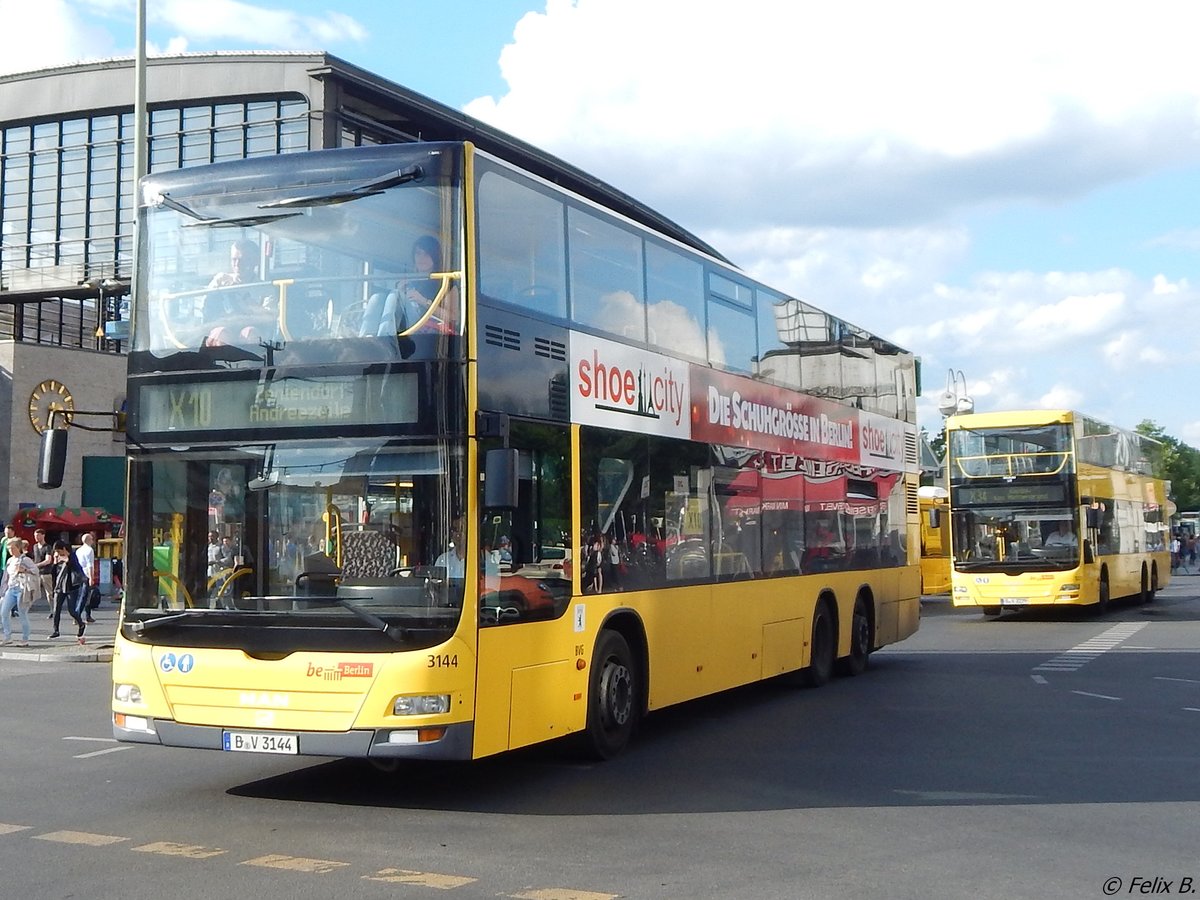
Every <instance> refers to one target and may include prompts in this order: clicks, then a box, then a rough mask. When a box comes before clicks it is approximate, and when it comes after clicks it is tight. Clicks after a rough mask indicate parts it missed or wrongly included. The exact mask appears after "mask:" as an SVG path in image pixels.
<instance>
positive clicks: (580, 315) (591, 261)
mask: <svg viewBox="0 0 1200 900" xmlns="http://www.w3.org/2000/svg"><path fill="white" fill-rule="evenodd" d="M567 223H568V226H569V230H568V234H569V242H570V272H571V316H572V318H573V319H574V320H575V321H576V322H578V323H580V324H582V325H591V326H592V327H594V328H600V329H603V330H605V331H608V332H610V333H612V334H616V335H619V336H621V337H624V338H628V339H630V340H635V341H643V340H645V338H646V309H645V304H644V303H643V302H642V241H641V238H639V237H637V236H636V235H634V234H631V233H630V232H628V231H626V230H625V229H623V228H619V227H617V226H616V225H613V224H611V223H609V222H606V221H604V220H602V219H599V218H597V217H596V216H592V215H589V214H588V213H585V212H581V211H579V210H577V209H574V208H572V209H570V210H568V212H567Z"/></svg>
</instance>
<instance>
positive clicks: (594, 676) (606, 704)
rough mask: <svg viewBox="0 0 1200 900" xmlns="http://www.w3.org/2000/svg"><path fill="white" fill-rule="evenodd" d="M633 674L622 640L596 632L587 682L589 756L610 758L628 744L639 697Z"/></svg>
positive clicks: (613, 633)
mask: <svg viewBox="0 0 1200 900" xmlns="http://www.w3.org/2000/svg"><path fill="white" fill-rule="evenodd" d="M637 671H638V670H637V668H636V667H635V666H634V662H633V654H632V653H631V652H630V651H629V643H628V642H627V641H626V640H625V638H624V637H623V636H622V635H621V634H620V633H619V632H616V631H613V630H611V629H605V630H604V631H602V632H600V637H599V639H598V640H597V641H596V651H595V653H594V654H593V656H592V671H591V675H590V677H589V679H588V711H587V729H586V744H585V747H586V749H587V752H588V754H589V755H590V756H593V757H595V758H597V759H612V758H613V757H614V756H616V755H617V754H618V753H620V752H621V751H622V750H624V749H625V745H626V744H628V743H629V738H630V736H631V735H632V734H633V728H634V725H635V724H636V723H637V718H638V697H639V696H641V691H640V689H639V687H638V684H637V678H638V675H637Z"/></svg>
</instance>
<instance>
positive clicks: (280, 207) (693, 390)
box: [113, 142, 920, 761]
mask: <svg viewBox="0 0 1200 900" xmlns="http://www.w3.org/2000/svg"><path fill="white" fill-rule="evenodd" d="M515 162H519V159H518V160H516V161H514V160H512V159H508V160H506V159H502V158H499V157H498V156H496V155H492V154H489V153H486V152H483V151H482V150H481V149H479V148H477V147H476V146H474V145H473V144H470V143H454V142H444V143H412V144H398V145H390V146H380V147H373V148H361V149H354V150H335V151H326V152H316V153H300V154H293V155H287V156H280V157H276V158H270V159H259V160H247V161H241V162H233V163H227V164H221V165H217V166H211V167H206V168H192V169H184V170H182V171H179V172H175V173H166V174H161V175H153V176H151V177H149V178H148V179H146V180H145V181H144V182H143V184H142V187H141V190H142V196H143V199H144V203H145V206H146V210H145V212H146V214H145V217H144V227H143V229H142V231H141V237H140V241H141V242H140V244H139V273H138V278H139V280H138V283H137V291H136V297H137V305H136V311H135V312H136V317H135V320H134V324H133V341H132V351H131V353H130V357H129V372H130V375H129V404H128V405H129V418H128V430H129V442H130V443H129V452H130V460H129V504H128V518H127V539H126V556H127V580H126V585H125V588H126V591H125V601H124V606H123V610H122V620H121V628H120V633H119V635H118V637H117V642H116V648H115V652H114V660H113V678H114V682H115V684H114V699H113V722H114V733H115V735H116V736H117V738H119V739H120V740H123V741H138V742H143V743H153V744H163V745H170V746H182V747H202V748H212V749H216V750H226V751H245V752H261V753H280V754H315V755H335V756H361V757H369V758H371V759H374V760H377V761H389V760H391V761H394V760H396V759H397V758H402V757H409V758H458V759H463V758H474V757H481V756H486V755H488V754H494V753H498V752H501V751H504V750H508V749H510V748H515V747H521V746H525V745H529V744H533V743H536V742H539V741H545V740H548V739H552V738H556V737H560V736H564V735H571V734H577V735H581V736H583V738H584V739H585V740H586V742H587V743H588V744H589V745H590V748H591V749H592V750H593V751H594V752H595V753H597V754H599V755H600V756H608V755H611V754H613V753H616V752H617V751H619V750H620V749H621V748H622V747H623V746H624V744H625V743H626V741H627V740H628V738H629V736H630V733H631V730H632V729H633V726H634V724H635V723H636V722H637V720H638V718H639V716H641V715H642V714H643V713H644V712H646V711H649V710H653V709H657V708H660V707H663V706H667V705H669V704H673V703H678V702H680V701H684V700H688V699H690V698H693V697H699V696H702V695H705V694H710V693H713V692H715V691H720V690H723V689H726V688H730V687H732V686H734V685H740V684H745V683H748V682H753V681H756V680H759V679H763V678H767V677H771V676H774V675H778V674H781V673H787V672H806V673H807V674H808V676H809V680H810V681H813V682H815V683H821V682H822V681H824V680H826V679H827V678H829V677H830V675H831V674H832V673H833V672H834V671H835V669H837V668H839V667H840V668H841V669H843V670H844V671H845V672H847V673H851V674H853V673H856V672H860V671H862V669H863V668H864V667H865V666H866V664H867V658H868V654H870V653H871V651H873V650H874V649H876V648H877V647H881V646H883V645H884V644H888V643H891V642H893V641H897V640H900V639H902V638H904V637H905V636H907V635H909V634H911V633H912V632H913V631H914V630H915V629H916V627H917V620H918V610H919V572H920V570H919V566H918V539H917V534H918V529H917V525H918V510H917V498H916V483H917V474H916V473H917V465H916V430H915V427H914V424H915V422H914V420H915V400H914V398H915V390H916V366H915V362H914V359H913V357H912V355H911V354H909V353H907V352H905V351H903V350H901V349H899V348H897V347H896V346H894V345H892V344H890V343H888V342H886V341H884V340H882V339H880V338H878V337H875V336H874V335H871V334H869V333H867V332H865V331H862V330H861V329H858V328H854V327H852V326H850V325H848V324H847V323H845V322H843V321H841V320H839V319H837V318H835V317H833V316H830V315H828V314H826V313H823V312H821V311H820V310H817V309H815V308H814V307H812V306H810V305H809V304H807V303H804V302H801V301H799V300H795V299H790V298H788V297H786V296H784V295H782V294H780V293H778V292H775V291H772V290H770V289H769V288H767V287H765V286H763V285H761V284H758V283H755V282H754V281H752V280H751V279H749V278H747V277H746V276H745V275H744V274H743V273H741V272H739V271H738V270H737V269H735V268H733V267H732V266H730V265H728V264H726V263H725V262H723V261H722V260H720V259H718V258H716V257H715V256H714V255H712V254H711V253H708V252H706V251H705V248H704V247H703V246H702V245H701V244H699V242H689V241H687V240H685V238H686V234H685V233H683V232H681V231H679V230H678V229H675V230H671V229H664V228H661V227H658V226H659V222H658V220H656V219H655V218H654V217H653V216H650V215H647V214H646V211H645V210H644V209H642V208H641V207H639V206H637V205H636V204H633V203H632V202H631V201H627V200H622V198H621V195H619V194H618V193H617V192H615V191H611V190H609V191H608V192H607V197H608V198H610V201H611V202H609V203H608V204H607V205H606V204H604V203H600V202H596V200H595V199H588V198H585V197H584V196H582V195H581V194H580V193H575V192H572V191H570V190H567V189H566V188H565V187H564V186H562V185H560V184H555V183H551V182H550V181H548V180H545V179H544V178H542V177H538V176H537V175H534V174H532V173H531V172H530V171H528V170H525V169H522V168H521V167H520V166H519V165H517V164H515ZM540 164H541V169H540V171H546V164H547V163H546V160H545V159H544V158H542V159H541V160H540ZM560 174H561V175H562V180H563V181H564V182H566V183H575V182H572V181H571V180H570V178H569V177H568V176H569V175H570V173H569V172H566V171H565V170H564V172H562V173H560ZM580 184H581V185H582V184H583V183H582V182H580ZM589 184H590V185H591V195H592V197H593V198H594V197H595V196H596V190H595V189H594V188H595V185H594V184H592V183H589ZM584 186H585V187H586V186H587V185H584ZM235 261H236V265H234V262H235Z"/></svg>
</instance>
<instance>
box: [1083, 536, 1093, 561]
mask: <svg viewBox="0 0 1200 900" xmlns="http://www.w3.org/2000/svg"><path fill="white" fill-rule="evenodd" d="M1095 561H1096V554H1095V553H1093V552H1092V542H1091V541H1089V540H1085V541H1084V542H1083V562H1084V564H1085V565H1090V564H1091V563H1094V562H1095Z"/></svg>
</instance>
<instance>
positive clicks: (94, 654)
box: [0, 644, 113, 663]
mask: <svg viewBox="0 0 1200 900" xmlns="http://www.w3.org/2000/svg"><path fill="white" fill-rule="evenodd" d="M112 658H113V648H112V644H97V645H96V646H94V647H93V646H91V645H90V644H89V645H87V646H84V647H78V649H75V648H72V649H69V650H51V649H45V650H43V649H42V648H40V647H15V648H14V647H6V648H4V649H3V650H0V659H11V660H15V661H20V662H61V663H67V662H72V663H75V662H79V663H95V662H112Z"/></svg>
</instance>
